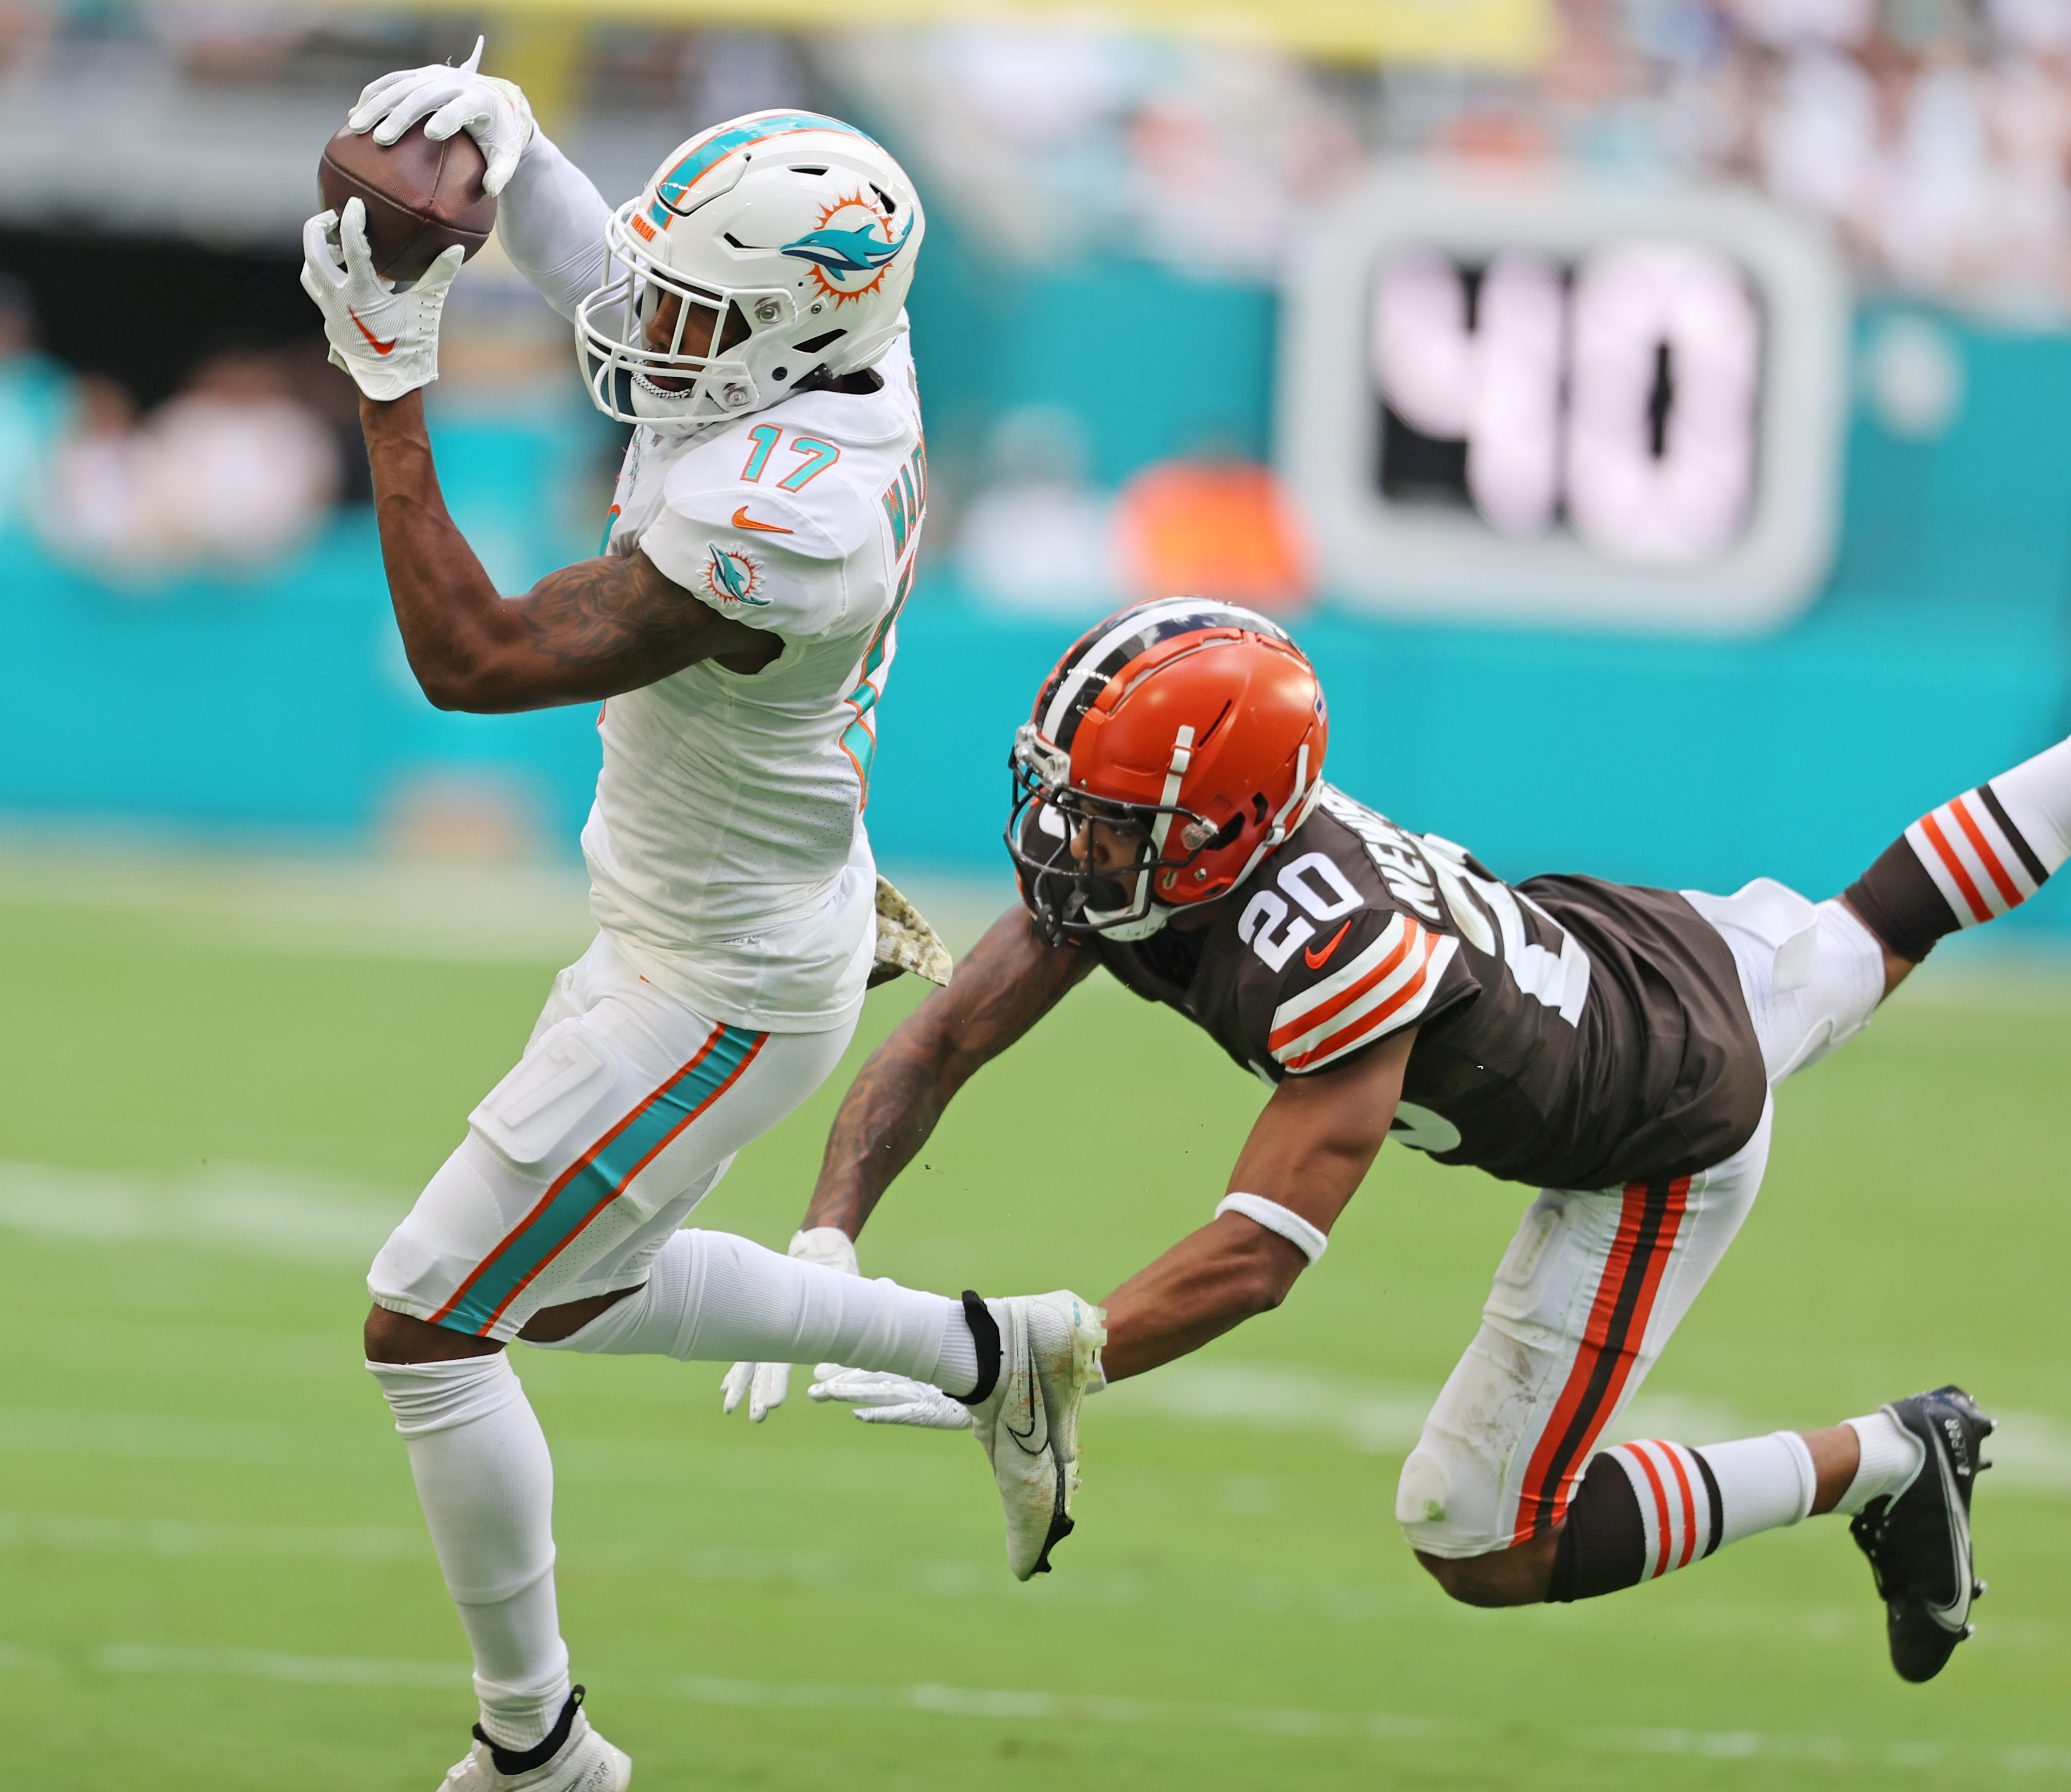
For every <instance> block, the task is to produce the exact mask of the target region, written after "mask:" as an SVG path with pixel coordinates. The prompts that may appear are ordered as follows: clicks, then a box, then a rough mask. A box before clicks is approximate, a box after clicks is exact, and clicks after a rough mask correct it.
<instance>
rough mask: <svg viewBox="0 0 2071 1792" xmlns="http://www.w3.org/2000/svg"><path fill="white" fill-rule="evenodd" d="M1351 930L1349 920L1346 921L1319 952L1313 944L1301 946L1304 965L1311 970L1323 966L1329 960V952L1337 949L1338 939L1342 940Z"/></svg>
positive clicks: (1320, 968)
mask: <svg viewBox="0 0 2071 1792" xmlns="http://www.w3.org/2000/svg"><path fill="white" fill-rule="evenodd" d="M1351 930H1352V924H1351V922H1350V921H1347V922H1346V923H1345V925H1343V927H1340V928H1339V929H1338V930H1337V932H1336V933H1333V934H1332V935H1331V943H1330V944H1329V945H1327V946H1325V947H1324V948H1323V950H1322V951H1321V952H1318V950H1317V949H1315V948H1314V946H1313V945H1311V946H1305V947H1303V948H1302V963H1304V964H1305V965H1306V966H1308V967H1309V968H1310V970H1322V969H1323V966H1326V965H1327V964H1328V963H1329V962H1331V953H1333V952H1335V951H1336V950H1337V949H1338V941H1340V940H1342V939H1343V937H1345V936H1346V934H1347V933H1350V932H1351Z"/></svg>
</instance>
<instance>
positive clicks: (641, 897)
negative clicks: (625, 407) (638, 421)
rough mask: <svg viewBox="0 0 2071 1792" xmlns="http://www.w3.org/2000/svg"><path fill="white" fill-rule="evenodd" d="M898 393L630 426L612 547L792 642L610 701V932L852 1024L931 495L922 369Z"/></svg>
mask: <svg viewBox="0 0 2071 1792" xmlns="http://www.w3.org/2000/svg"><path fill="white" fill-rule="evenodd" d="M876 371H877V372H878V373H879V374H880V375H881V376H882V377H883V379H884V386H883V388H882V389H881V390H880V391H878V392H874V393H870V394H867V395H857V394H853V393H843V392H806V393H804V394H802V395H800V396H796V397H793V398H789V399H786V400H783V401H782V402H781V404H773V405H771V406H770V407H769V408H768V409H766V410H762V411H757V412H753V414H751V415H749V416H745V417H743V418H741V419H740V420H739V421H738V422H737V423H732V424H724V425H723V426H722V427H720V429H717V430H716V431H714V432H713V433H710V434H705V435H699V436H697V437H690V438H683V437H667V436H661V435H658V434H656V433H654V431H652V430H649V429H639V430H636V431H635V432H634V437H633V441H632V445H631V446H630V448H629V449H627V451H626V456H625V466H624V468H623V469H622V470H621V472H620V474H619V478H618V487H617V492H616V494H614V502H613V506H612V520H611V524H610V527H609V532H608V534H607V535H606V537H605V542H606V551H607V552H612V553H619V554H630V553H633V552H635V551H638V552H643V553H645V554H646V556H647V557H648V558H649V559H650V560H652V561H653V562H654V564H655V565H656V566H658V568H660V569H661V570H662V572H664V573H665V574H666V575H667V576H669V577H670V578H671V579H672V580H675V582H676V583H677V584H680V585H682V586H683V588H685V589H686V590H687V591H689V592H691V593H693V594H694V595H695V596H696V597H698V598H699V599H700V600H702V601H704V602H706V603H708V604H710V605H712V607H713V608H714V609H717V610H718V611H719V612H720V613H721V614H722V615H725V616H730V617H735V618H736V620H738V621H742V622H745V623H747V624H748V625H749V626H750V627H751V628H757V629H768V630H769V632H770V633H771V634H774V635H776V636H777V637H778V638H780V639H781V641H782V642H783V643H784V650H783V652H782V653H781V654H780V655H779V656H778V657H777V658H776V659H775V660H773V662H771V663H770V664H769V666H765V668H764V669H763V670H761V671H760V672H757V673H753V674H743V673H737V672H729V671H728V670H725V669H724V667H722V666H718V665H716V664H714V663H712V662H710V661H706V662H702V663H700V664H699V665H695V666H688V667H687V668H686V669H685V670H683V671H681V672H679V673H677V674H675V675H674V676H673V677H671V678H666V679H662V680H661V681H660V682H659V683H654V684H650V685H648V686H646V687H644V688H642V689H641V690H638V691H630V692H628V693H627V694H625V695H623V696H618V697H613V698H612V699H611V700H610V701H609V703H606V704H605V706H604V709H603V712H602V713H601V716H599V718H598V723H597V727H598V732H600V733H601V735H602V736H603V738H604V769H603V771H602V772H601V774H600V775H599V777H598V778H597V802H596V804H595V806H593V808H592V809H591V810H590V816H589V821H588V825H587V826H585V827H584V830H583V854H584V858H585V859H587V860H588V864H589V872H590V908H591V912H592V913H593V915H594V916H595V917H596V919H597V925H599V926H600V927H601V928H602V929H604V931H605V933H608V934H609V935H610V936H611V937H612V939H613V941H614V943H615V944H616V945H617V946H618V947H619V949H621V951H622V952H623V953H625V956H626V958H628V959H630V961H631V962H633V963H634V964H635V965H636V966H638V968H639V969H640V970H641V971H642V974H645V975H646V977H647V978H649V979H650V981H651V982H654V983H655V984H656V985H657V986H660V987H662V988H663V989H665V990H670V991H671V992H672V993H673V994H675V995H676V996H677V997H678V998H679V999H681V1000H683V1001H684V1002H687V1003H689V1004H690V1005H691V1006H692V1007H695V1008H696V1009H698V1010H699V1011H700V1012H702V1013H704V1014H707V1015H712V1017H713V1018H714V1019H720V1020H727V1021H731V1022H733V1023H736V1024H739V1025H743V1026H751V1027H758V1028H762V1029H765V1030H769V1031H780V1032H794V1031H816V1030H818V1029H820V1028H824V1027H835V1026H839V1025H841V1024H843V1023H844V1022H846V1021H847V1020H848V1019H850V1018H851V1017H852V1015H854V1014H855V1011H856V1009H857V1007H859V1005H860V1003H861V1002H862V999H863V986H864V981H865V979H866V978H867V976H868V974H869V972H870V968H871V962H872V959H873V957H874V945H875V940H876V924H875V918H874V917H875V912H876V867H875V865H874V864H873V863H872V861H871V854H870V843H869V839H868V837H867V834H865V833H864V831H863V820H862V813H863V803H864V802H865V800H866V798H867V796H868V794H869V789H870V769H871V758H872V757H873V755H874V754H875V752H876V744H877V742H876V720H877V719H876V706H877V702H878V699H879V698H880V696H881V695H883V692H884V683H885V677H886V675H887V674H888V672H889V671H890V670H891V667H892V654H893V653H894V651H895V650H896V646H897V643H898V634H897V623H898V618H899V611H900V606H901V605H904V602H905V601H906V596H907V593H908V591H909V590H910V589H911V588H912V581H913V564H914V557H915V548H916V546H917V543H918V542H919V539H920V533H921V513H922V511H923V510H924V509H925V506H926V503H927V457H926V450H925V447H924V445H923V444H922V441H921V405H920V398H919V394H918V392H917V387H916V383H915V379H914V374H913V363H912V356H911V355H910V354H909V353H908V351H907V348H906V345H905V343H904V341H903V340H902V341H901V342H899V343H898V344H896V346H895V347H893V348H892V351H890V352H889V353H888V354H887V355H885V356H884V359H882V360H881V361H880V362H879V363H877V369H876Z"/></svg>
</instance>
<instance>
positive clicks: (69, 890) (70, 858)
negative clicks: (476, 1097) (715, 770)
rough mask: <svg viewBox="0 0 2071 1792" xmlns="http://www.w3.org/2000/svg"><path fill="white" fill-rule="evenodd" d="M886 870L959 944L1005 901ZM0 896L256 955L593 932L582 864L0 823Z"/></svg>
mask: <svg viewBox="0 0 2071 1792" xmlns="http://www.w3.org/2000/svg"><path fill="white" fill-rule="evenodd" d="M885 875H887V876H888V877H890V878H891V879H892V881H893V882H895V883H896V884H898V885H899V886H900V888H901V889H902V890H904V892H905V893H906V894H907V895H908V896H909V897H911V898H912V900H913V902H914V904H916V906H917V907H918V908H920V909H921V912H923V913H924V914H925V915H926V916H927V917H929V920H930V921H933V923H934V925H935V928H936V930H937V932H938V933H941V936H942V937H943V939H944V940H945V941H946V942H947V944H948V945H949V949H950V950H951V951H952V952H962V950H964V949H966V947H968V946H969V945H970V944H971V943H972V942H973V941H975V940H976V939H977V937H978V935H979V934H980V933H982V932H984V930H985V929H986V927H988V926H990V925H991V923H992V922H993V921H994V920H995V919H996V918H997V917H999V914H1000V912H1002V911H1003V910H1004V909H1005V908H1007V907H1008V906H1009V905H1010V904H1011V903H1012V902H1013V900H1014V887H1013V884H1012V882H1011V880H1008V879H1006V878H1001V877H996V876H987V875H979V876H975V877H957V876H944V875H939V874H931V873H929V872H925V871H922V872H919V873H909V874H906V875H901V873H900V871H899V870H898V869H897V868H896V867H886V868H885ZM0 902H15V903H32V904H47V905H51V906H55V907H59V908H70V909H76V910H83V911H86V912H103V913H119V914H129V915H135V916H141V917H149V918H151V919H153V920H155V921H158V922H160V923H162V924H163V925H167V926H169V927H170V928H171V929H172V930H173V931H174V933H175V935H176V936H178V937H184V938H188V939H192V940H195V941H199V942H201V943H204V944H207V945H217V946H243V947H244V948H247V949H250V950H252V951H257V952H290V953H336V954H340V955H343V956H347V957H351V958H432V959H449V960H454V961H458V962H490V963H523V964H552V965H560V964H565V963H567V962H569V961H570V960H572V959H573V958H576V956H578V955H579V954H580V953H581V952H582V950H583V949H584V947H585V946H586V945H588V943H589V941H590V939H591V937H593V934H594V933H596V927H595V925H594V923H593V922H592V921H591V920H590V915H589V878H588V874H587V873H586V872H585V871H584V870H583V869H582V867H581V866H580V864H553V865H539V864H471V863H417V862H412V861H408V860H393V859H372V858H346V857H341V858H337V859H323V858H285V857H273V856H268V855H247V854H236V853H223V854H210V853H203V852H197V851H191V850H183V849H182V848H180V847H176V846H168V847H164V848H162V849H158V848H154V847H151V846H150V845H148V844H140V843H135V842H125V841H115V842H111V843H101V844H96V843H92V842H82V841H72V840H64V839H49V838H39V837H38V836H35V835H33V834H22V833H20V832H6V831H0Z"/></svg>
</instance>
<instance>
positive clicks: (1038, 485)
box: [957, 404, 1117, 617]
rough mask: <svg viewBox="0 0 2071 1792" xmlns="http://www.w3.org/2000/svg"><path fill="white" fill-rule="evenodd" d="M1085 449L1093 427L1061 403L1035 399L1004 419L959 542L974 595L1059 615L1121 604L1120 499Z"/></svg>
mask: <svg viewBox="0 0 2071 1792" xmlns="http://www.w3.org/2000/svg"><path fill="white" fill-rule="evenodd" d="M1085 458H1086V449H1085V425H1084V424H1082V423H1081V421H1080V420H1079V419H1078V418H1077V416H1074V415H1073V414H1072V412H1069V411H1068V410H1066V409H1064V407H1063V406H1061V405H1055V404H1031V405H1025V406H1023V408H1020V409H1019V410H1015V411H1010V412H1007V415H1006V416H1003V417H1002V418H1001V419H1000V420H999V422H998V424H995V425H994V431H993V441H992V457H991V459H992V482H991V483H990V485H988V486H986V487H985V489H984V490H982V491H980V492H979V493H978V495H977V496H976V497H975V498H973V499H972V500H971V502H970V505H969V506H967V507H966V510H965V511H964V515H963V526H962V529H961V530H960V531H959V532H958V541H957V546H958V560H959V564H960V567H961V570H962V575H963V580H964V583H965V584H966V586H967V587H968V588H969V589H970V591H971V593H973V594H974V596H976V597H981V598H982V599H984V600H986V601H988V602H990V603H993V604H995V605H999V606H1000V607H1002V608H1004V609H1017V610H1027V611H1037V612H1041V613H1045V614H1048V615H1053V616H1074V617H1076V616H1085V617H1096V616H1099V615H1101V614H1103V613H1105V612H1106V611H1108V610H1110V609H1113V607H1114V593H1115V588H1116V583H1117V581H1116V578H1115V572H1114V545H1113V517H1112V506H1111V505H1110V504H1109V502H1108V500H1107V498H1105V496H1103V495H1102V494H1101V493H1099V492H1097V491H1096V490H1093V487H1092V486H1089V484H1087V482H1086V478H1085Z"/></svg>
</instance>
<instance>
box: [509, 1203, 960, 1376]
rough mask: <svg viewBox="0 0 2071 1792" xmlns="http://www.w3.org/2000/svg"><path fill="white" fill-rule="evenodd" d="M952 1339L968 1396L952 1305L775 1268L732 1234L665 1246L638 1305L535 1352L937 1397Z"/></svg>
mask: <svg viewBox="0 0 2071 1792" xmlns="http://www.w3.org/2000/svg"><path fill="white" fill-rule="evenodd" d="M957 1333H961V1334H962V1339H963V1347H964V1350H965V1351H966V1352H970V1355H969V1358H968V1359H969V1361H970V1363H971V1368H970V1372H969V1373H968V1374H967V1375H966V1376H965V1377H964V1380H963V1383H962V1385H963V1387H964V1388H966V1389H968V1388H970V1387H971V1386H973V1385H974V1384H975V1383H976V1381H977V1380H978V1369H977V1360H978V1359H977V1355H976V1353H975V1351H971V1349H970V1328H969V1327H967V1326H966V1324H965V1322H964V1316H963V1308H962V1306H961V1305H960V1304H959V1303H958V1302H955V1301H953V1300H949V1299H947V1298H945V1297H944V1296H942V1295H941V1294H924V1293H922V1292H921V1290H917V1289H912V1288H902V1287H900V1286H899V1284H898V1283H897V1282H896V1281H888V1280H884V1281H865V1280H864V1279H863V1277H861V1276H851V1275H845V1274H843V1273H842V1272H841V1271H840V1270H839V1269H826V1268H823V1267H822V1265H819V1264H817V1263H807V1262H805V1261H802V1260H801V1259H799V1258H797V1257H781V1256H779V1255H778V1254H777V1253H776V1252H775V1251H767V1250H765V1249H763V1248H762V1247H761V1245H757V1244H753V1243H751V1242H750V1241H749V1240H747V1239H745V1238H737V1237H736V1236H734V1235H733V1234H732V1232H695V1231H692V1232H675V1233H673V1234H671V1236H670V1239H669V1241H668V1243H667V1244H666V1245H663V1246H662V1249H661V1250H660V1252H659V1253H657V1255H656V1257H655V1258H654V1262H653V1263H652V1264H651V1265H650V1266H649V1269H648V1271H647V1285H646V1287H644V1288H642V1290H640V1292H639V1293H638V1294H632V1295H629V1296H628V1297H627V1298H625V1299H624V1300H622V1301H621V1302H618V1304H617V1306H611V1307H607V1308H606V1309H605V1310H604V1311H603V1312H602V1313H601V1314H598V1315H597V1318H594V1319H593V1320H591V1321H590V1322H589V1323H588V1325H586V1326H584V1327H583V1328H582V1329H581V1330H580V1331H578V1332H576V1333H575V1334H574V1335H572V1336H571V1337H568V1338H564V1339H562V1340H561V1341H560V1343H558V1344H553V1345H549V1346H547V1348H548V1349H554V1350H573V1351H591V1352H601V1353H604V1354H606V1355H613V1356H673V1357H675V1358H676V1359H678V1360H679V1361H681V1362H685V1363H692V1362H710V1363H732V1362H759V1363H843V1364H844V1365H846V1366H847V1368H852V1369H889V1370H892V1372H895V1373H896V1374H899V1375H908V1376H912V1377H913V1378H914V1379H915V1380H917V1381H933V1382H936V1383H937V1385H939V1384H940V1382H939V1378H940V1377H941V1376H942V1375H945V1374H953V1373H954V1372H956V1370H957V1369H958V1368H959V1367H960V1366H961V1360H960V1361H959V1362H958V1363H949V1365H948V1366H947V1367H945V1347H948V1346H949V1343H950V1340H951V1339H952V1337H953V1335H954V1334H957Z"/></svg>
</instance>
